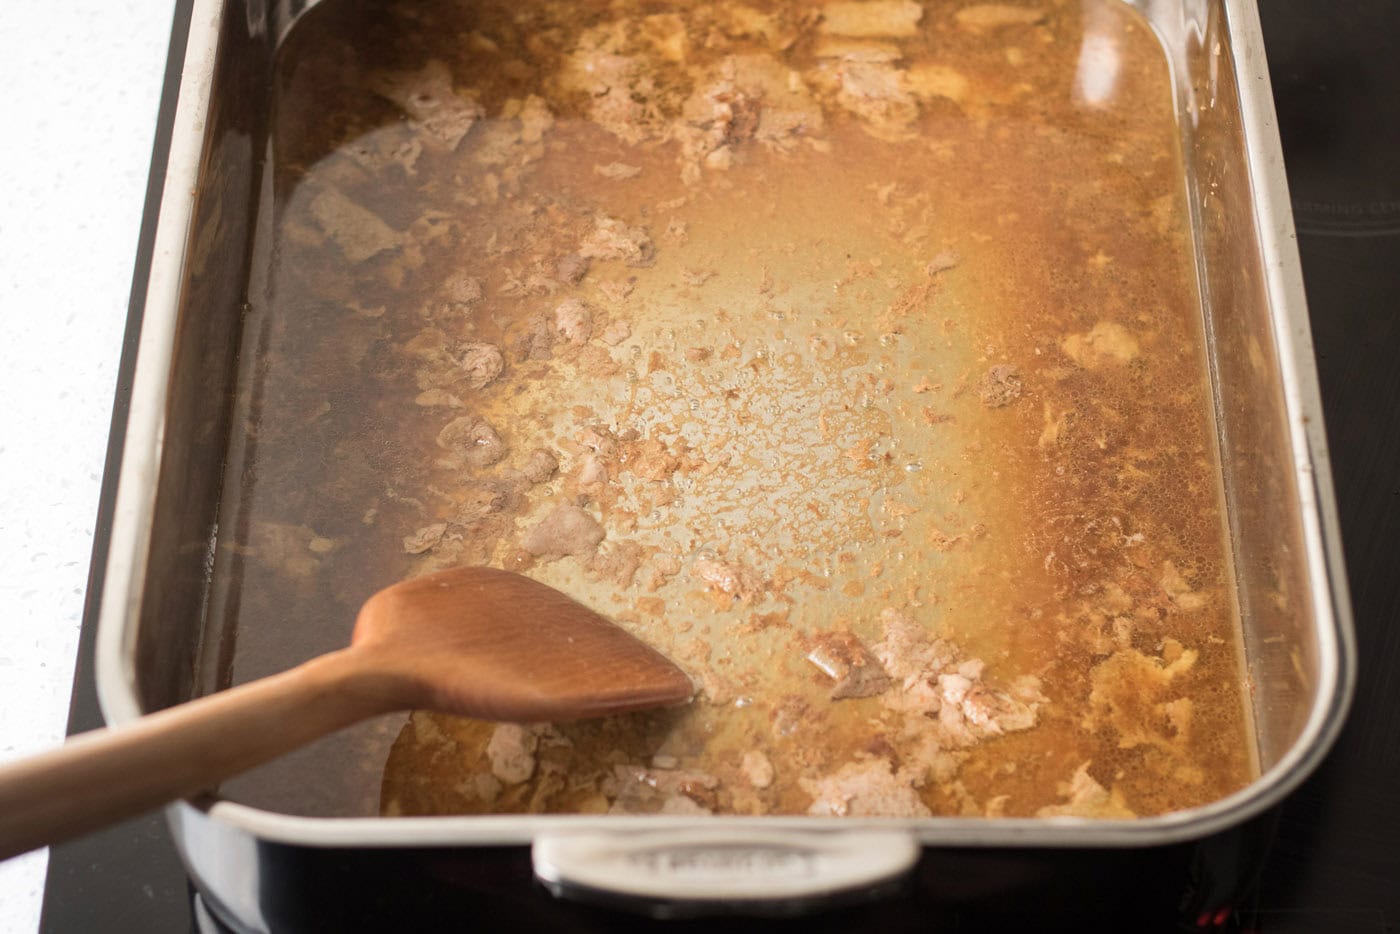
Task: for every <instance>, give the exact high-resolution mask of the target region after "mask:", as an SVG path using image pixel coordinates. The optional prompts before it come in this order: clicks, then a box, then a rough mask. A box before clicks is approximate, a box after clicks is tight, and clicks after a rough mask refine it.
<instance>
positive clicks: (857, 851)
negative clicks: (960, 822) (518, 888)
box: [531, 827, 919, 917]
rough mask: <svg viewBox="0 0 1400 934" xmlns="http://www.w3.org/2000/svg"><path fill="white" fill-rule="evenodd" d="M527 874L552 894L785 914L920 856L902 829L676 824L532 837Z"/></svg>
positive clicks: (661, 913) (888, 877)
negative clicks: (669, 827)
mask: <svg viewBox="0 0 1400 934" xmlns="http://www.w3.org/2000/svg"><path fill="white" fill-rule="evenodd" d="M531 855H532V858H533V862H534V868H535V876H536V878H538V879H539V880H540V882H541V883H543V884H544V886H545V888H547V889H549V890H550V891H551V892H552V893H554V894H555V895H557V896H560V897H564V898H573V899H577V900H580V901H590V902H595V903H606V904H608V905H611V906H613V907H618V908H625V909H629V910H633V911H639V912H642V913H646V914H650V915H653V916H656V917H690V916H695V915H713V914H728V913H744V914H775V913H780V914H792V913H796V912H800V911H803V910H805V909H806V908H808V907H817V906H818V905H822V906H826V905H830V904H832V903H844V902H852V901H865V900H868V899H872V898H878V897H881V896H883V895H886V894H889V893H890V892H892V891H894V890H895V889H897V888H898V887H899V885H900V884H901V883H902V881H903V879H904V877H905V876H906V875H908V873H909V872H910V870H911V869H913V867H914V864H915V863H916V862H917V861H918V859H919V843H918V841H917V840H916V839H915V838H914V836H913V835H912V834H910V833H908V832H907V831H904V830H894V829H892V830H888V831H885V830H867V829H859V830H858V829H854V828H852V829H848V830H844V829H843V830H834V831H810V830H781V829H778V830H750V829H747V828H741V829H735V828H732V827H731V828H723V827H715V828H694V827H690V828H685V829H674V830H641V829H640V827H639V828H638V829H637V830H633V831H620V832H606V831H604V832H597V833H557V834H546V835H544V836H541V837H537V838H536V839H535V842H534V847H533V849H532V853H531Z"/></svg>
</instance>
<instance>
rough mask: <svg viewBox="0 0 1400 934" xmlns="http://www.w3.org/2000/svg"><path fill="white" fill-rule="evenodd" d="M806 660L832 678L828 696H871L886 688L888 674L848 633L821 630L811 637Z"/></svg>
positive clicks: (858, 640) (854, 636)
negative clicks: (821, 631) (833, 682)
mask: <svg viewBox="0 0 1400 934" xmlns="http://www.w3.org/2000/svg"><path fill="white" fill-rule="evenodd" d="M807 660H808V661H809V662H811V663H812V664H813V665H816V666H817V667H818V668H820V669H821V670H822V671H824V672H826V674H827V675H828V676H829V677H831V678H832V679H833V680H835V682H836V684H835V685H834V686H833V687H832V689H831V699H832V700H841V699H842V698H846V697H873V696H875V695H876V694H882V693H884V692H885V691H886V690H888V689H889V686H890V676H889V675H888V674H886V673H885V669H884V668H883V667H881V665H880V662H879V659H877V658H875V656H874V655H872V654H870V650H869V649H868V648H866V647H865V643H864V642H861V641H860V639H859V638H858V637H857V636H856V635H855V633H851V632H839V631H838V632H824V633H821V634H819V635H817V636H816V637H815V638H813V639H812V649H811V651H809V652H808V653H807Z"/></svg>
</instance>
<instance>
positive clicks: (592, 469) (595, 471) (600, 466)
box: [577, 451, 608, 491]
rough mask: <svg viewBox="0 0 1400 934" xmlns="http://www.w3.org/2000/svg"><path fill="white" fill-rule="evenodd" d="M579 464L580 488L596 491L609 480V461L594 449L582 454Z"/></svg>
mask: <svg viewBox="0 0 1400 934" xmlns="http://www.w3.org/2000/svg"><path fill="white" fill-rule="evenodd" d="M578 465H579V466H578V475H577V480H578V485H579V489H581V490H584V491H596V490H598V489H599V488H601V487H602V486H604V485H605V484H606V483H607V482H608V465H607V462H606V461H604V460H603V458H602V457H600V456H599V455H597V454H595V453H593V452H592V451H589V452H588V453H586V454H583V455H582V456H580V457H579V459H578Z"/></svg>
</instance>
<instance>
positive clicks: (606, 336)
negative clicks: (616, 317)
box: [598, 321, 632, 347]
mask: <svg viewBox="0 0 1400 934" xmlns="http://www.w3.org/2000/svg"><path fill="white" fill-rule="evenodd" d="M631 336H632V325H630V324H628V323H627V322H626V321H609V322H608V326H607V327H605V328H603V333H602V334H599V335H598V340H600V341H602V342H603V343H605V344H607V345H608V346H609V347H616V346H617V345H618V344H620V343H622V342H623V341H625V340H627V338H629V337H631Z"/></svg>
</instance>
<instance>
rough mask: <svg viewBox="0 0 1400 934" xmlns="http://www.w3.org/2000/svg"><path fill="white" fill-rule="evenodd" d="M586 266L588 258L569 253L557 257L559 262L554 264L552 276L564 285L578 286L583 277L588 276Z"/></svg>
mask: <svg viewBox="0 0 1400 934" xmlns="http://www.w3.org/2000/svg"><path fill="white" fill-rule="evenodd" d="M588 266H589V261H588V257H586V256H579V255H578V254H577V253H569V254H567V255H565V256H561V257H559V261H558V262H557V263H555V264H554V274H555V275H556V276H558V277H559V281H560V282H563V283H564V284H565V285H578V284H579V283H580V282H582V281H583V277H584V276H586V275H588Z"/></svg>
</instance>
